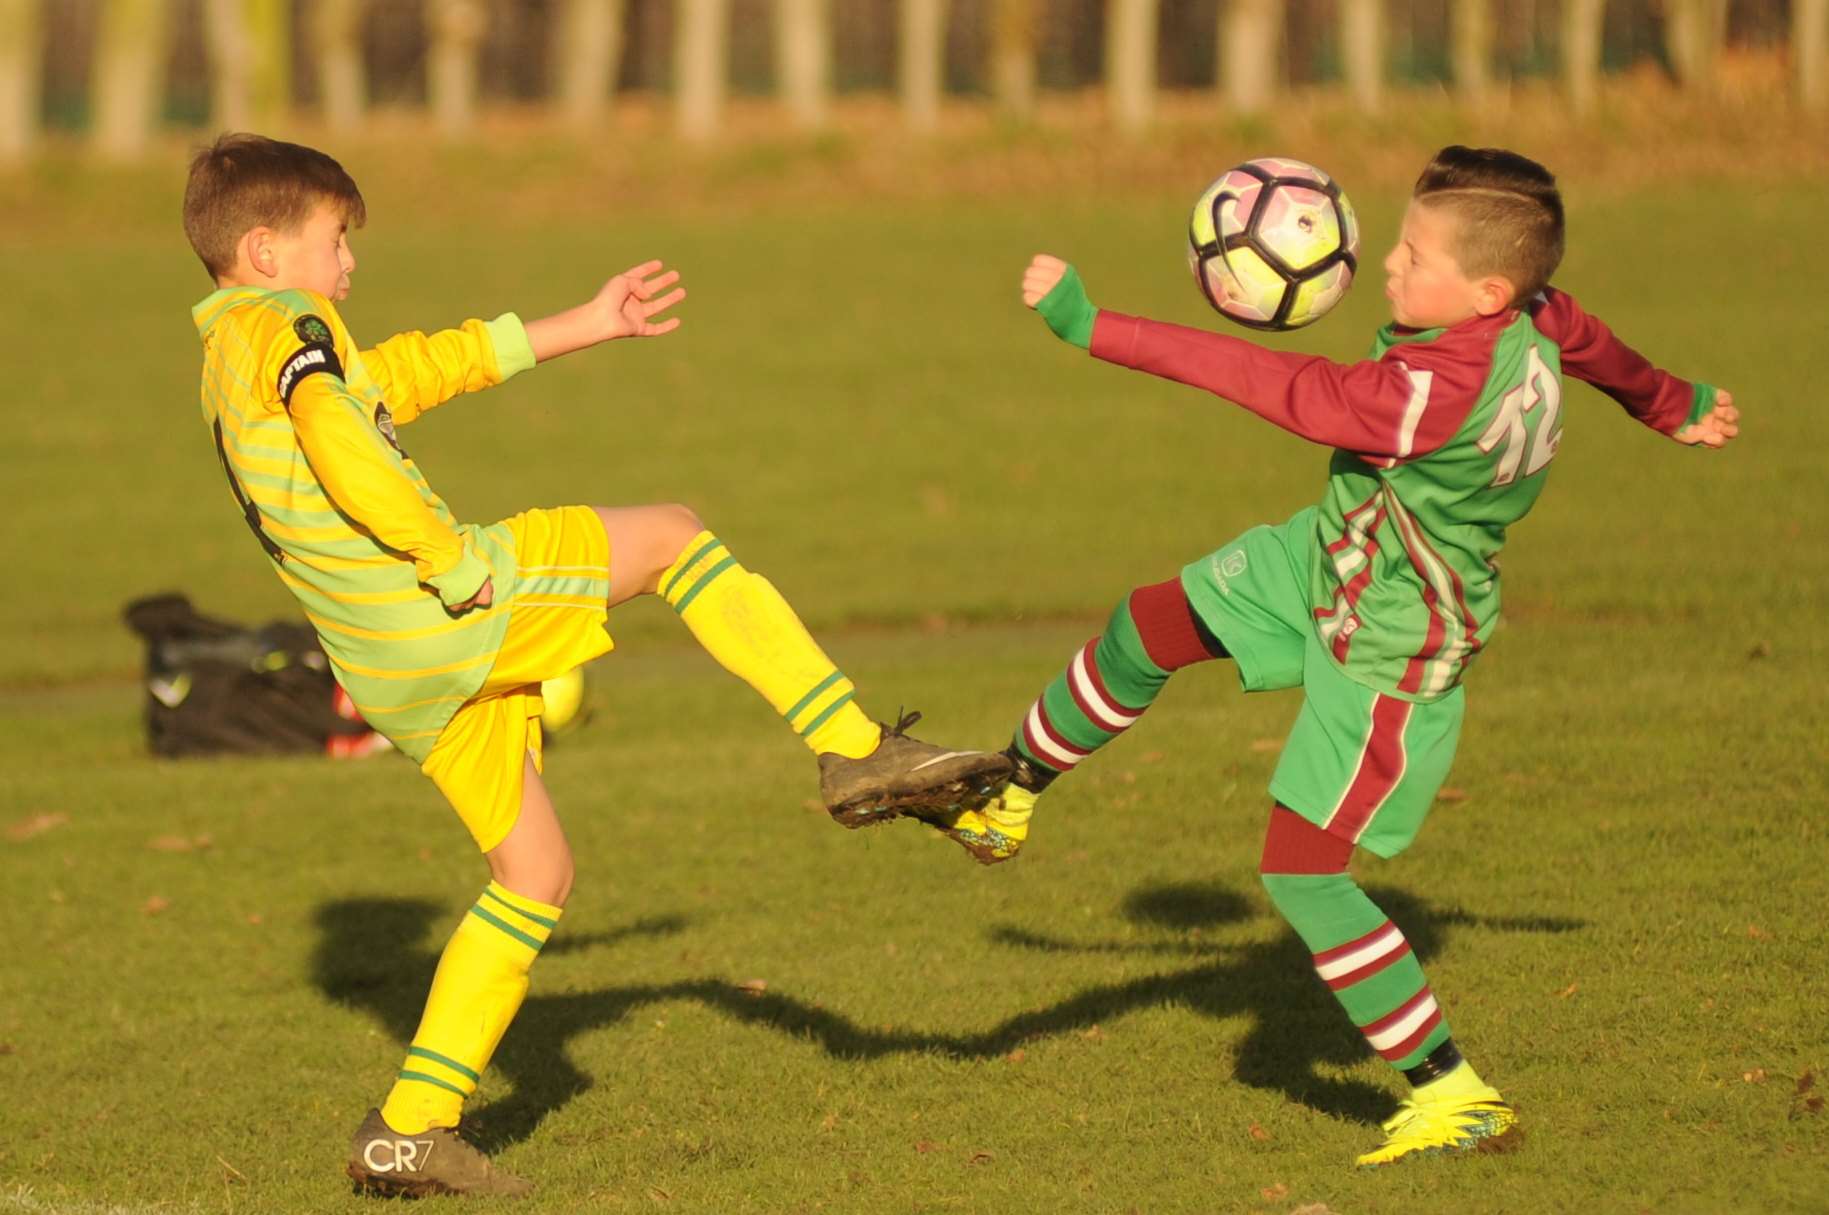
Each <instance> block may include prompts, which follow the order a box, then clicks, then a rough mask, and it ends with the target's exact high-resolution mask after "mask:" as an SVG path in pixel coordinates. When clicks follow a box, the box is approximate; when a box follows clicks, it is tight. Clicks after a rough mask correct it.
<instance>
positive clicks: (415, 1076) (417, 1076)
mask: <svg viewBox="0 0 1829 1215" xmlns="http://www.w3.org/2000/svg"><path fill="white" fill-rule="evenodd" d="M400 1079H402V1080H418V1081H420V1082H421V1083H422V1084H430V1085H434V1086H436V1087H438V1088H442V1089H445V1090H447V1091H448V1092H453V1093H456V1094H457V1095H458V1096H459V1097H464V1098H468V1097H469V1096H470V1094H469V1093H466V1092H465V1091H464V1090H463V1089H461V1088H458V1087H457V1086H456V1085H455V1084H450V1083H447V1082H446V1081H443V1080H440V1079H439V1078H438V1077H437V1076H428V1075H426V1074H425V1073H424V1072H401V1073H400Z"/></svg>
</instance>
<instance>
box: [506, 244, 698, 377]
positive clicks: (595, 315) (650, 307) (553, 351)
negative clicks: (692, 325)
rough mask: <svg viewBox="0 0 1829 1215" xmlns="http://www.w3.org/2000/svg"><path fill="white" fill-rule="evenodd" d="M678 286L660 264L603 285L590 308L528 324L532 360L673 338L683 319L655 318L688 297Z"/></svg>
mask: <svg viewBox="0 0 1829 1215" xmlns="http://www.w3.org/2000/svg"><path fill="white" fill-rule="evenodd" d="M679 281H680V272H679V271H678V270H668V269H666V268H665V267H664V266H662V264H661V263H660V261H659V260H655V261H650V262H643V263H642V264H641V265H639V266H631V267H630V268H629V269H627V270H624V271H623V272H622V273H621V274H618V275H617V276H616V277H615V278H613V279H611V280H610V281H609V282H607V283H605V284H604V285H603V287H602V288H601V289H600V290H599V291H598V292H597V294H596V295H594V296H592V297H591V300H590V302H589V303H585V304H580V305H578V306H577V307H576V308H568V309H566V310H565V311H564V312H555V313H554V314H553V315H551V316H543V317H541V318H540V319H539V320H537V321H528V322H527V342H528V344H529V345H530V346H532V347H533V357H534V360H535V361H536V362H540V363H544V362H545V361H546V360H547V359H555V358H558V357H559V356H560V355H562V354H570V353H571V352H572V351H574V350H583V349H584V348H585V347H586V346H595V345H597V343H599V342H609V341H614V340H615V339H616V338H626V337H659V336H660V335H661V334H663V333H672V332H673V331H674V330H675V329H678V328H679V326H680V318H679V317H677V316H672V317H668V318H667V319H665V320H663V321H656V320H655V319H654V318H655V317H656V316H658V315H659V314H661V313H663V312H665V311H666V310H667V309H669V308H671V307H673V305H675V304H677V303H679V302H680V301H681V300H683V299H685V298H686V289H685V288H684V287H679V286H675V284H676V283H678V282H679ZM669 287H672V288H673V289H672V290H671V291H669V290H668V288H669Z"/></svg>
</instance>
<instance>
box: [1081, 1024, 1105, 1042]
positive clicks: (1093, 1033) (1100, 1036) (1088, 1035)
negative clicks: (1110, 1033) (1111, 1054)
mask: <svg viewBox="0 0 1829 1215" xmlns="http://www.w3.org/2000/svg"><path fill="white" fill-rule="evenodd" d="M1080 1037H1082V1038H1084V1039H1086V1040H1087V1041H1088V1042H1100V1041H1103V1040H1104V1038H1105V1031H1104V1030H1102V1029H1100V1028H1099V1027H1098V1026H1096V1025H1094V1026H1093V1027H1092V1028H1090V1029H1088V1030H1085V1031H1084V1032H1082V1033H1081V1034H1080Z"/></svg>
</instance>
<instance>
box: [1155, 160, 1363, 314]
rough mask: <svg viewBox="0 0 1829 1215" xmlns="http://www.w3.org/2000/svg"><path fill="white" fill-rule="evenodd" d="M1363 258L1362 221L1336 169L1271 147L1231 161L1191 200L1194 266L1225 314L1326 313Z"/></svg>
mask: <svg viewBox="0 0 1829 1215" xmlns="http://www.w3.org/2000/svg"><path fill="white" fill-rule="evenodd" d="M1358 266H1359V221H1358V219H1357V218H1356V217H1355V216H1354V214H1353V204H1352V203H1350V202H1348V201H1347V197H1346V195H1345V194H1344V193H1343V192H1342V191H1341V189H1340V186H1339V184H1338V183H1337V182H1335V181H1334V179H1333V178H1331V177H1329V176H1328V175H1327V174H1325V173H1323V172H1322V171H1321V170H1319V169H1317V168H1315V167H1314V166H1313V165H1311V164H1307V163H1305V162H1303V161H1300V160H1289V159H1287V158H1284V157H1275V156H1267V157H1263V158H1261V159H1258V160H1248V161H1246V162H1245V163H1244V164H1242V165H1239V166H1238V167H1237V168H1234V169H1228V170H1226V171H1225V172H1224V173H1222V174H1221V175H1220V176H1219V179H1218V180H1216V181H1215V182H1214V183H1213V184H1212V185H1210V186H1208V187H1207V188H1206V190H1205V191H1204V192H1203V193H1202V194H1201V196H1200V198H1199V200H1198V201H1197V202H1195V204H1194V214H1193V216H1192V218H1191V219H1190V220H1189V221H1188V267H1189V269H1191V270H1192V271H1193V272H1194V281H1195V282H1196V283H1198V284H1199V285H1200V290H1201V294H1203V295H1205V296H1206V298H1207V302H1208V303H1209V304H1212V305H1213V307H1214V308H1216V309H1218V310H1219V313H1220V315H1222V316H1225V317H1227V318H1229V319H1231V320H1234V321H1237V322H1238V323H1239V324H1241V325H1246V326H1249V327H1250V328H1253V329H1300V328H1301V327H1302V326H1304V325H1311V324H1313V323H1314V322H1316V321H1318V320H1320V319H1321V318H1322V317H1323V316H1325V315H1326V314H1327V312H1328V310H1329V309H1331V308H1332V307H1333V306H1334V305H1335V304H1337V303H1339V302H1340V297H1341V296H1343V295H1345V294H1346V289H1347V288H1348V287H1349V286H1351V285H1352V282H1353V273H1354V271H1355V270H1357V269H1358Z"/></svg>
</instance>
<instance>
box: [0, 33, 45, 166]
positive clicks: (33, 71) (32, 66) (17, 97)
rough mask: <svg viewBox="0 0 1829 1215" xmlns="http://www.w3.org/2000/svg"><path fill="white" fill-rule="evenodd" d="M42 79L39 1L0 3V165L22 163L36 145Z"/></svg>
mask: <svg viewBox="0 0 1829 1215" xmlns="http://www.w3.org/2000/svg"><path fill="white" fill-rule="evenodd" d="M43 79H44V21H43V13H42V11H41V10H40V5H39V0H0V164H14V163H17V162H19V161H22V160H24V159H25V158H26V157H27V156H29V155H31V152H32V149H33V147H34V146H35V145H36V144H37V143H38V127H39V114H38V110H39V101H38V89H39V85H40V83H41V82H42V81H43Z"/></svg>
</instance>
